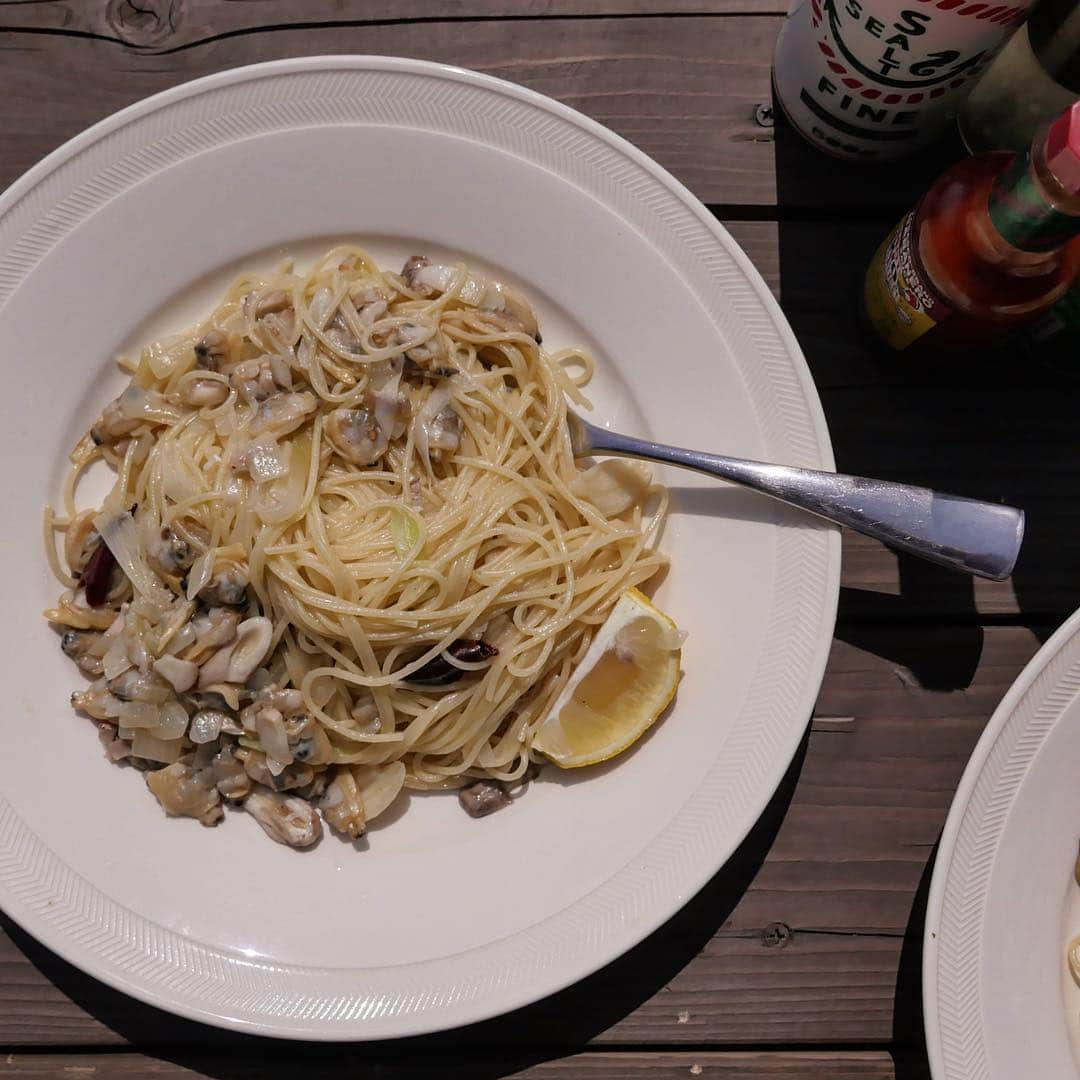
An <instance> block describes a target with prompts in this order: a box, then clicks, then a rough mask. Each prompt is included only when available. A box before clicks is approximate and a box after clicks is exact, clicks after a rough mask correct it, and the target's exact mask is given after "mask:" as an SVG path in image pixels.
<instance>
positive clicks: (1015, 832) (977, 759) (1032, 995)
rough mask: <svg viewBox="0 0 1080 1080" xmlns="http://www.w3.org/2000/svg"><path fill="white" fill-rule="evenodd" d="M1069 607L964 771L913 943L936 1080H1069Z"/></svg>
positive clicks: (1073, 842) (1078, 921)
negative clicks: (920, 931)
mask: <svg viewBox="0 0 1080 1080" xmlns="http://www.w3.org/2000/svg"><path fill="white" fill-rule="evenodd" d="M1078 763H1080V612H1077V613H1076V614H1074V615H1073V616H1072V617H1071V618H1070V619H1069V620H1068V622H1066V623H1065V625H1064V626H1062V627H1061V629H1060V630H1058V632H1057V633H1056V634H1054V636H1053V637H1052V638H1051V639H1050V640H1049V641H1048V642H1047V643H1046V644H1045V645H1044V646H1043V647H1042V648H1041V649H1040V650H1039V652H1038V653H1037V654H1036V656H1035V657H1034V658H1033V659H1032V660H1031V662H1030V663H1029V664H1028V665H1027V667H1026V668H1024V670H1023V672H1022V673H1021V674H1020V677H1019V678H1018V679H1017V680H1016V682H1015V683H1014V684H1013V686H1012V687H1011V689H1010V690H1009V692H1008V693H1007V694H1006V695H1005V698H1004V699H1003V700H1002V702H1001V704H1000V705H999V706H998V708H997V710H996V711H995V712H994V715H993V716H992V717H991V719H990V723H989V724H988V725H987V727H986V730H985V731H984V732H983V735H982V737H981V738H980V739H979V743H978V745H977V746H976V747H975V752H974V754H972V757H971V760H970V762H968V766H967V768H966V769H965V771H964V776H963V779H962V780H961V782H960V787H959V788H958V790H957V793H956V797H955V798H954V799H953V804H952V809H951V810H950V811H949V817H948V820H947V822H946V824H945V831H944V832H943V834H942V837H941V844H940V848H939V850H938V856H937V864H936V866H935V867H934V877H933V882H932V884H931V887H930V898H929V904H928V910H927V916H926V936H925V940H924V945H923V998H924V1004H925V1019H926V1036H927V1046H928V1050H929V1054H930V1063H931V1066H932V1070H933V1075H934V1078H935V1080H1017V1078H1018V1077H1032V1078H1036V1077H1037V1078H1038V1080H1066V1078H1067V1080H1073V1078H1075V1077H1076V1076H1077V1075H1080V1070H1078V1068H1077V1064H1076V1062H1077V1061H1078V1060H1080V1058H1078V1057H1077V1049H1078V1047H1080V1039H1078V1035H1080V989H1078V988H1077V987H1076V985H1075V984H1074V983H1073V981H1072V978H1071V977H1070V975H1069V973H1068V968H1067V966H1066V963H1065V946H1066V943H1067V942H1068V941H1069V940H1070V939H1071V938H1073V937H1075V936H1076V935H1077V934H1080V888H1078V887H1077V885H1076V882H1075V881H1074V880H1073V864H1074V863H1075V861H1076V849H1077V837H1078V836H1080V784H1078V783H1077V764H1078Z"/></svg>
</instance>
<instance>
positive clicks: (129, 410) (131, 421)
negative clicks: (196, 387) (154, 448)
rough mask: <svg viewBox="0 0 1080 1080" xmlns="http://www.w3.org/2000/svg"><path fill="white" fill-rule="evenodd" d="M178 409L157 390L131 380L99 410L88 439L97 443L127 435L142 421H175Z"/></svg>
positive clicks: (111, 440) (150, 422)
mask: <svg viewBox="0 0 1080 1080" xmlns="http://www.w3.org/2000/svg"><path fill="white" fill-rule="evenodd" d="M182 415H183V414H182V413H181V411H180V410H179V409H178V408H177V407H176V406H175V405H173V404H171V403H170V402H169V401H167V400H166V399H165V398H164V397H163V396H162V395H161V394H160V393H159V392H158V391H157V390H148V389H146V387H143V386H138V385H136V384H135V383H132V384H131V385H130V386H128V387H127V389H126V390H125V391H124V392H123V393H122V394H121V395H120V396H119V397H118V398H116V399H115V400H114V401H110V402H109V404H108V405H106V406H105V408H104V409H103V410H102V412H101V416H100V418H99V419H98V421H97V423H95V424H94V426H93V427H91V428H90V438H91V439H93V441H94V442H95V443H97V445H98V446H101V445H102V444H103V443H115V442H118V441H119V440H121V439H124V438H127V436H128V435H130V434H131V433H132V432H133V431H135V430H136V429H137V428H139V427H141V426H142V425H143V424H175V423H176V422H177V420H180V419H181V418H182Z"/></svg>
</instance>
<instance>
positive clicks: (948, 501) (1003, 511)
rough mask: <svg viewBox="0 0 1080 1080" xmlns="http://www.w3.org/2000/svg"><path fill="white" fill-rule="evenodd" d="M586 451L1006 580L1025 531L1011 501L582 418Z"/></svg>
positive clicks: (1020, 512)
mask: <svg viewBox="0 0 1080 1080" xmlns="http://www.w3.org/2000/svg"><path fill="white" fill-rule="evenodd" d="M577 419H578V421H579V423H581V425H582V426H583V427H584V428H585V429H586V430H585V434H586V435H587V438H586V439H585V440H582V443H587V446H586V445H582V446H581V448H580V449H581V451H582V452H584V453H599V454H613V455H615V456H618V457H635V458H645V459H647V460H649V461H657V462H662V463H663V464H665V465H678V466H680V467H682V468H684V469H694V470H695V471H697V472H702V473H707V474H708V475H709V476H716V477H719V478H720V479H721V480H730V481H731V482H732V483H736V484H742V485H743V486H744V487H748V488H752V489H753V490H755V491H760V492H762V493H763V494H765V495H770V496H772V498H774V499H779V500H780V501H781V502H785V503H788V504H789V505H790V506H797V507H798V508H799V509H800V510H807V511H809V512H810V513H811V514H816V515H817V516H818V517H821V518H824V519H825V520H826V521H831V522H833V523H834V524H836V525H846V526H847V527H848V528H849V529H854V530H855V531H856V532H860V533H863V534H864V535H866V536H872V537H874V539H876V540H881V541H882V542H884V543H886V544H888V545H890V546H891V547H894V548H898V549H899V550H901V551H907V552H910V553H911V554H912V555H918V556H920V557H921V558H923V559H929V560H930V562H934V563H939V564H940V565H941V566H948V567H951V568H952V569H954V570H962V571H964V572H966V573H969V574H975V575H977V576H978V577H985V578H990V579H991V580H993V581H1003V580H1004V579H1005V578H1007V577H1008V576H1009V575H1010V574H1011V573H1012V571H1013V567H1014V566H1015V565H1016V559H1017V556H1018V555H1019V554H1020V544H1021V541H1022V540H1023V537H1024V512H1023V510H1018V509H1016V508H1015V507H1013V506H1004V505H1002V504H999V503H989V502H982V501H980V500H978V499H965V498H963V497H961V496H959V495H945V494H942V493H941V492H939V491H932V490H931V489H930V488H924V487H914V486H912V485H910V484H894V483H891V482H889V481H885V480H871V479H868V478H867V477H863V476H845V475H844V474H842V473H830V472H820V471H818V470H816V469H795V468H790V467H788V466H786V465H769V464H766V463H765V462H761V461H750V460H747V459H745V458H736V457H725V456H724V455H722V454H705V453H702V452H701V451H698V450H683V449H680V448H679V447H676V446H665V445H663V444H662V443H654V442H648V441H647V440H645V439H634V438H631V437H630V436H628V435H620V434H618V433H617V432H614V431H607V430H605V429H603V428H598V427H596V426H594V425H593V424H589V423H587V422H586V421H583V420H581V419H580V417H578V418H577Z"/></svg>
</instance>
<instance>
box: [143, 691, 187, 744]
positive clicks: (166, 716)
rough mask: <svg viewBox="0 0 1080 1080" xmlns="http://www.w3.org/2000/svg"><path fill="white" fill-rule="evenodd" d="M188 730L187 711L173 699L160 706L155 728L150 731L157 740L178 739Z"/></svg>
mask: <svg viewBox="0 0 1080 1080" xmlns="http://www.w3.org/2000/svg"><path fill="white" fill-rule="evenodd" d="M187 728H188V714H187V709H185V708H184V706H183V705H181V704H180V702H179V701H176V700H175V699H174V700H173V701H167V702H165V704H164V705H162V706H161V710H160V720H159V722H158V725H157V727H155V728H153V729H152V730H151V734H152V735H156V736H157V737H158V738H159V739H166V740H169V741H171V740H173V739H179V738H180V737H181V736H182V735H183V734H184V733H185V732H186V731H187Z"/></svg>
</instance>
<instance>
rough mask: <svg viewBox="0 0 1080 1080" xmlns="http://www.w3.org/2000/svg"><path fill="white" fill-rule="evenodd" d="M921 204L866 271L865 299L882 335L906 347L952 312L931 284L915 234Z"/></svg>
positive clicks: (893, 345) (891, 343) (889, 342)
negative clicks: (920, 256)
mask: <svg viewBox="0 0 1080 1080" xmlns="http://www.w3.org/2000/svg"><path fill="white" fill-rule="evenodd" d="M917 213H918V207H916V208H915V210H912V211H910V212H909V213H908V214H906V215H905V216H904V218H903V220H902V221H901V222H900V224H899V225H897V226H896V228H895V229H893V231H892V232H891V233H889V235H888V236H887V237H886V238H885V240H884V242H883V243H882V245H881V247H879V248H878V249H877V253H876V254H875V255H874V257H873V259H872V260H871V262H870V267H869V269H868V270H867V271H866V282H865V285H864V292H863V301H864V304H865V307H866V314H867V316H868V317H869V319H870V323H871V325H872V326H873V328H874V330H875V331H877V333H878V335H879V337H881V339H882V340H883V341H884V342H885V343H886V344H887V345H888V346H889V347H890V348H893V349H897V350H900V349H906V348H907V347H908V346H909V345H910V344H912V342H914V341H916V340H918V339H919V338H920V337H922V336H923V334H925V333H926V332H927V331H928V330H932V329H933V328H934V327H935V326H937V324H938V323H940V322H941V321H942V320H943V319H945V318H947V317H948V315H949V314H950V313H951V310H952V309H951V308H950V307H949V306H948V305H947V304H945V303H943V302H942V300H941V299H940V297H939V296H938V294H937V292H936V291H935V290H934V288H933V287H932V286H931V284H930V279H929V276H928V275H927V273H926V270H925V268H924V267H923V265H922V260H921V259H920V258H919V250H918V242H917V240H916V236H915V225H916V216H917Z"/></svg>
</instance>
